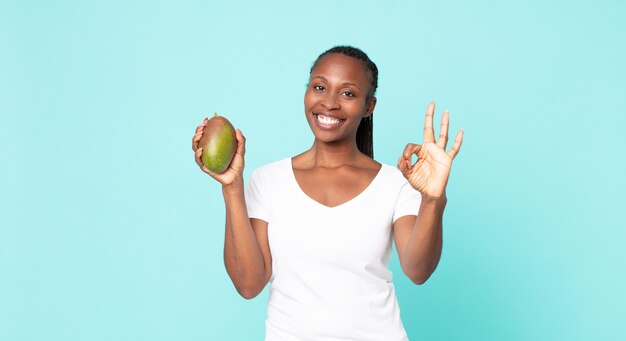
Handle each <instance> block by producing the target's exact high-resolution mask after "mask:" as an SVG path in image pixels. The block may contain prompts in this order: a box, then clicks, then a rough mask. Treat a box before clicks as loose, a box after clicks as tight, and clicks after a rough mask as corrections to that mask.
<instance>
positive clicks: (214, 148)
mask: <svg viewBox="0 0 626 341" xmlns="http://www.w3.org/2000/svg"><path fill="white" fill-rule="evenodd" d="M198 147H199V148H202V156H201V157H200V160H202V163H203V164H204V165H205V166H206V168H208V169H209V170H210V171H211V172H213V173H223V172H224V171H226V169H228V166H229V165H230V163H231V161H232V160H233V157H234V156H235V152H236V151H237V136H236V135H235V128H233V125H232V124H231V123H230V121H228V120H227V119H226V118H225V117H224V116H218V115H217V113H216V114H215V116H213V117H211V119H209V120H208V121H207V123H205V125H204V131H203V132H202V137H200V141H198Z"/></svg>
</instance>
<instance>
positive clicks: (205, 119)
mask: <svg viewBox="0 0 626 341" xmlns="http://www.w3.org/2000/svg"><path fill="white" fill-rule="evenodd" d="M208 120H209V119H208V118H206V117H205V118H204V120H202V124H200V125H199V126H198V127H197V128H196V133H197V132H199V131H203V130H204V126H205V125H206V123H207V121H208Z"/></svg>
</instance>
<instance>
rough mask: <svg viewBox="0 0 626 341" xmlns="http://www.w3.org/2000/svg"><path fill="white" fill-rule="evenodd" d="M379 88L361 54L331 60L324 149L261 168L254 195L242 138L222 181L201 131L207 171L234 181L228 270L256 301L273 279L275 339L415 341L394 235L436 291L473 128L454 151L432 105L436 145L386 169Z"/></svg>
mask: <svg viewBox="0 0 626 341" xmlns="http://www.w3.org/2000/svg"><path fill="white" fill-rule="evenodd" d="M377 83H378V70H377V68H376V65H375V64H374V63H373V62H372V61H371V60H370V59H369V58H368V57H367V55H366V54H365V53H363V52H362V51H361V50H359V49H356V48H353V47H349V46H338V47H334V48H332V49H330V50H328V51H326V52H324V53H322V54H321V55H320V56H319V57H318V59H317V60H316V61H315V63H314V65H313V67H312V68H311V71H310V78H309V84H308V86H307V90H306V93H305V95H304V107H305V116H306V119H307V121H308V123H309V126H310V127H311V130H312V132H313V135H314V137H315V138H314V141H313V145H312V146H311V148H310V149H309V150H307V151H305V152H303V153H301V154H299V155H297V156H295V157H293V158H291V157H289V158H285V159H282V160H279V161H275V162H272V163H270V164H267V165H265V166H263V167H260V168H258V169H256V170H255V171H254V172H253V173H252V175H251V177H250V181H249V184H248V186H247V187H245V189H244V180H243V175H242V174H243V169H244V155H245V138H244V136H243V134H242V133H241V131H240V130H237V131H236V136H237V140H238V148H237V152H236V155H235V157H234V159H233V161H232V163H231V165H230V166H229V168H228V169H227V170H226V171H225V172H224V173H222V174H215V173H212V172H211V171H209V170H208V169H207V168H206V167H205V166H204V165H203V164H202V163H201V161H200V155H201V153H202V149H201V148H198V147H197V143H198V141H199V139H200V137H201V136H202V131H203V124H204V122H203V124H202V125H200V126H198V128H197V129H196V134H195V135H194V137H193V139H192V146H193V150H194V151H195V159H196V163H197V164H198V165H199V166H200V167H201V168H202V170H203V171H204V172H206V173H207V174H209V175H210V176H211V177H213V178H214V179H216V180H217V181H219V182H220V183H221V184H222V193H223V196H224V201H225V206H226V236H225V244H224V261H225V265H226V270H227V272H228V274H229V276H230V278H231V280H232V281H233V283H234V285H235V287H236V289H237V291H238V292H239V293H240V294H241V295H242V296H243V297H245V298H246V299H251V298H253V297H255V296H257V295H258V294H259V293H260V292H261V291H262V290H263V288H264V287H265V285H266V284H267V283H268V282H271V286H270V297H269V301H268V310H267V312H268V316H267V321H266V341H276V340H378V341H379V340H398V341H400V340H407V339H408V338H407V335H406V332H405V330H404V327H403V325H402V321H401V319H400V310H399V307H398V303H397V299H396V294H395V289H394V286H393V282H392V274H391V272H390V271H389V269H388V262H389V258H390V255H391V239H392V236H393V240H394V241H395V244H396V249H397V251H398V256H399V259H400V264H401V266H402V270H403V272H404V273H405V274H406V275H407V276H408V277H409V278H410V279H411V280H412V281H413V282H414V283H416V284H422V283H424V282H425V281H426V280H427V279H428V278H429V276H430V275H431V274H432V273H433V271H434V270H435V268H436V266H437V263H438V261H439V258H440V255H441V245H442V242H441V233H442V226H441V222H442V216H443V211H444V207H445V205H446V201H447V199H446V195H445V187H446V184H447V181H448V176H449V174H450V168H451V166H452V160H453V158H454V157H455V156H456V154H457V153H458V152H459V148H460V147H461V142H462V138H463V132H462V130H461V131H459V133H458V134H457V137H456V139H455V141H454V145H453V146H452V148H451V150H450V151H448V152H446V151H445V148H446V144H447V140H448V136H447V135H448V122H449V118H448V112H444V114H443V118H442V121H441V134H440V136H439V138H438V140H437V141H435V138H434V131H433V113H434V103H430V105H429V106H428V109H427V111H426V121H425V125H424V143H423V144H422V145H416V144H412V143H409V144H408V145H407V146H406V148H405V149H404V151H403V153H402V156H401V157H400V158H399V159H398V165H397V168H395V167H391V166H388V165H385V164H381V163H378V162H376V161H375V160H374V159H373V153H372V124H371V123H372V119H371V117H372V113H373V111H374V107H375V106H376V97H375V96H374V94H375V91H376V88H377ZM205 121H206V119H205ZM413 154H417V156H418V161H417V162H416V163H415V164H411V158H412V155H413Z"/></svg>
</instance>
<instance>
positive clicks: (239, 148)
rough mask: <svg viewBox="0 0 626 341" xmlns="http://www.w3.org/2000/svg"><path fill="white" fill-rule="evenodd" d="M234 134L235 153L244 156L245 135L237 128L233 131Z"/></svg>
mask: <svg viewBox="0 0 626 341" xmlns="http://www.w3.org/2000/svg"><path fill="white" fill-rule="evenodd" d="M235 136H236V137H237V151H236V153H237V154H239V155H241V156H244V154H245V153H246V138H245V136H243V133H242V132H241V130H239V129H237V130H236V131H235Z"/></svg>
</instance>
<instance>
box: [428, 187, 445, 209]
mask: <svg viewBox="0 0 626 341" xmlns="http://www.w3.org/2000/svg"><path fill="white" fill-rule="evenodd" d="M447 202H448V197H447V196H446V192H445V191H444V192H443V194H442V195H441V196H432V195H428V194H424V193H422V203H423V204H426V205H432V206H445V205H446V203H447Z"/></svg>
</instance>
